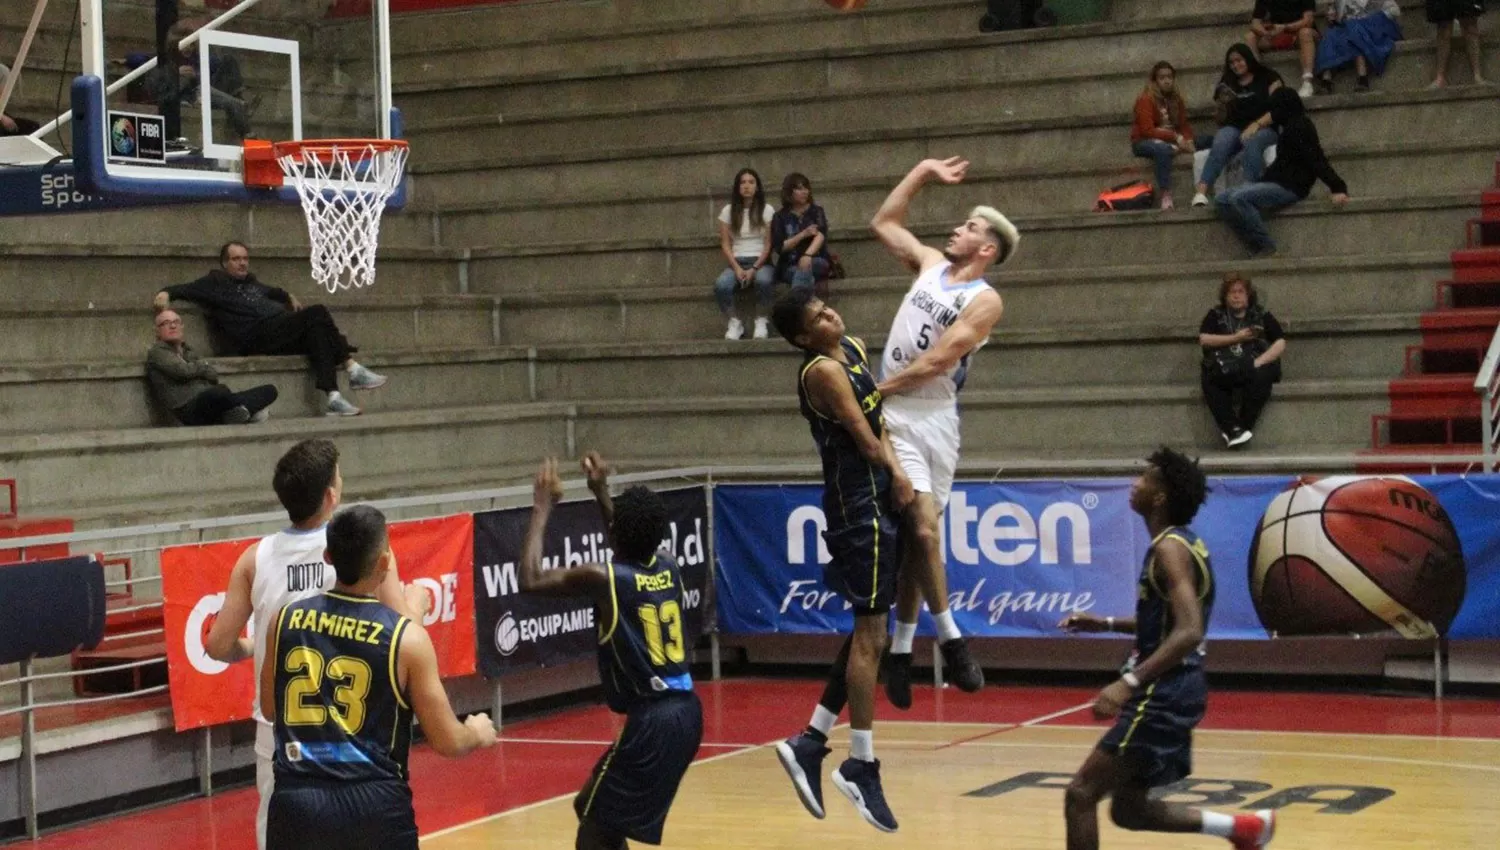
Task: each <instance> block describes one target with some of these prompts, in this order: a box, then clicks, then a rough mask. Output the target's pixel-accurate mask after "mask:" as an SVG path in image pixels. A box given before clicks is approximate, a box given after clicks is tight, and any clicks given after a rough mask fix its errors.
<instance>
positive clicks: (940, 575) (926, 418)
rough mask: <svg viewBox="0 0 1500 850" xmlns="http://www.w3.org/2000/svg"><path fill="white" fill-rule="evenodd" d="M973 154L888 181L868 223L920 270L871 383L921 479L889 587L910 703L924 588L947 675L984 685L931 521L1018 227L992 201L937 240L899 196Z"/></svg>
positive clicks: (951, 172) (956, 168)
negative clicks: (921, 232) (915, 223)
mask: <svg viewBox="0 0 1500 850" xmlns="http://www.w3.org/2000/svg"><path fill="white" fill-rule="evenodd" d="M968 167H969V163H968V162H966V161H965V160H963V159H962V158H959V157H953V158H952V159H947V160H937V159H929V160H926V161H924V162H922V163H920V164H919V165H917V167H916V168H913V169H912V170H911V172H910V173H909V174H907V175H906V178H905V179H903V180H902V181H901V182H900V184H898V185H897V186H896V188H895V189H894V190H892V192H891V194H890V196H889V197H887V198H886V199H885V203H884V204H882V205H881V207H880V210H879V211H878V212H876V213H875V218H874V219H872V220H871V222H870V226H871V228H873V229H874V231H875V235H876V236H877V237H879V239H880V241H881V243H882V244H884V245H885V247H886V249H887V250H889V251H890V252H891V253H892V254H894V255H895V257H896V258H897V259H898V260H900V261H901V262H902V263H903V264H905V265H906V266H907V267H908V268H910V269H911V270H912V271H914V272H916V273H917V279H916V281H915V282H914V283H913V284H912V286H911V289H909V290H907V293H906V297H905V298H904V299H903V300H902V302H901V308H900V309H899V310H898V311H897V312H896V318H895V321H894V322H892V323H891V332H890V334H889V335H888V336H887V337H886V342H885V354H884V357H883V358H882V362H881V381H880V384H879V387H878V389H879V390H880V394H881V396H882V397H883V399H884V403H885V422H886V427H887V429H888V430H889V432H890V435H891V445H892V447H893V448H895V450H896V458H897V459H898V460H899V461H900V462H901V466H902V467H903V468H904V469H905V471H906V476H907V478H909V479H911V483H912V487H913V489H915V490H916V491H917V497H916V500H915V501H914V502H913V503H912V506H911V508H909V509H908V510H907V512H906V515H905V528H904V532H905V536H906V541H905V553H906V554H905V560H904V562H903V564H902V575H901V579H902V581H901V587H900V588H899V589H898V591H897V599H896V633H895V636H894V638H893V639H892V641H891V648H890V652H889V654H888V655H887V656H886V659H885V664H884V665H883V666H884V668H885V670H884V673H885V680H886V695H887V697H888V698H889V699H890V701H891V703H892V704H893V705H895V706H896V707H897V708H907V707H909V706H910V705H911V651H912V640H913V637H914V636H915V635H916V631H917V616H918V614H919V613H920V611H921V607H922V600H923V599H924V598H925V599H926V600H927V606H928V609H929V610H931V612H932V616H933V620H934V621H935V622H936V624H937V631H938V641H939V643H938V646H939V648H940V649H941V650H942V652H943V659H944V663H945V665H946V666H947V667H948V668H949V669H950V670H951V671H952V676H953V680H954V683H955V684H957V685H958V686H959V688H961V689H963V690H964V691H967V692H970V693H972V692H974V691H977V690H979V689H980V688H981V687H983V686H984V672H983V671H982V670H981V669H980V668H979V665H978V664H975V663H974V660H973V658H972V657H970V655H969V649H968V644H967V643H966V642H965V641H964V639H963V635H962V634H960V633H959V631H958V626H957V625H955V624H954V622H953V614H952V612H951V611H949V610H948V577H947V573H946V572H945V570H944V564H943V550H942V535H941V530H940V527H939V523H940V521H941V517H942V515H943V509H944V508H945V507H947V504H948V493H949V491H950V490H951V489H952V487H953V474H954V471H955V469H956V468H957V466H958V430H959V427H958V391H959V390H960V389H961V388H962V387H963V384H964V378H965V377H966V376H967V373H968V369H969V357H970V356H972V355H973V353H974V352H975V351H978V350H979V348H980V346H982V345H984V344H985V343H986V342H987V341H988V340H989V335H990V329H991V328H993V327H994V326H995V323H996V322H998V321H999V320H1000V314H1001V313H1002V311H1003V309H1004V305H1003V303H1002V302H1001V300H1000V294H999V293H998V292H996V291H995V290H994V289H993V288H992V287H991V286H990V285H989V283H987V282H986V281H985V279H984V274H985V272H986V271H987V270H988V269H989V268H990V266H991V265H997V264H1002V263H1005V262H1006V261H1007V260H1009V259H1010V258H1011V257H1013V256H1015V253H1016V246H1017V245H1018V244H1019V243H1020V240H1021V234H1020V233H1019V232H1018V231H1017V230H1016V228H1015V226H1014V225H1012V224H1011V223H1010V221H1009V220H1007V219H1006V218H1005V216H1003V215H1001V214H1000V213H999V212H996V211H995V210H994V209H993V208H992V207H985V206H981V207H975V208H974V210H973V212H971V213H969V217H968V219H966V220H965V221H964V222H963V223H962V224H960V225H959V226H958V227H956V228H954V230H953V233H952V234H951V235H950V236H949V237H948V242H947V244H946V246H945V247H944V250H942V251H939V250H937V249H936V248H932V247H929V246H927V245H923V244H922V243H921V242H920V241H919V240H918V239H917V237H916V236H914V235H912V233H911V231H909V230H907V229H906V208H907V206H908V205H909V204H910V203H911V199H912V198H913V197H914V196H915V195H916V194H917V191H918V190H919V189H921V188H922V186H923V185H925V184H926V183H928V182H930V181H932V180H937V181H939V182H942V183H950V184H952V183H958V182H960V181H962V180H963V179H964V174H965V173H966V172H967V170H968Z"/></svg>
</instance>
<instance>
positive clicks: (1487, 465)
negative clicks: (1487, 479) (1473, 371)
mask: <svg viewBox="0 0 1500 850" xmlns="http://www.w3.org/2000/svg"><path fill="white" fill-rule="evenodd" d="M1474 392H1476V393H1478V394H1479V429H1480V433H1481V434H1482V435H1483V440H1484V445H1483V447H1482V450H1483V452H1484V461H1483V466H1482V469H1484V471H1485V472H1496V471H1500V327H1496V328H1495V336H1494V337H1493V338H1492V339H1491V340H1490V350H1489V351H1488V352H1486V353H1485V355H1484V362H1483V363H1481V364H1480V366H1479V374H1478V375H1477V376H1475V378H1474Z"/></svg>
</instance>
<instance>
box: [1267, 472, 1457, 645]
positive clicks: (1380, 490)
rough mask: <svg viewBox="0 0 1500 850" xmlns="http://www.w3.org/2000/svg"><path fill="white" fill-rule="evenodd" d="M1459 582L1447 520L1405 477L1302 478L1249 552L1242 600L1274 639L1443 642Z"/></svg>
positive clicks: (1273, 508) (1276, 505)
mask: <svg viewBox="0 0 1500 850" xmlns="http://www.w3.org/2000/svg"><path fill="white" fill-rule="evenodd" d="M1465 575H1466V573H1465V568H1464V556H1463V550H1462V549H1461V548H1460V547H1459V542H1458V532H1457V531H1456V530H1455V529H1454V527H1453V521H1452V520H1451V519H1449V517H1448V512H1447V511H1445V510H1443V506H1442V505H1441V504H1439V503H1438V500H1437V498H1436V497H1434V496H1433V495H1432V493H1430V492H1428V491H1427V489H1426V488H1424V487H1422V486H1421V485H1420V484H1418V483H1416V482H1415V481H1412V480H1411V479H1409V478H1406V477H1404V476H1390V477H1372V476H1358V475H1343V476H1332V477H1328V478H1319V479H1306V478H1304V479H1301V480H1299V481H1298V482H1296V483H1295V484H1293V485H1292V486H1291V487H1290V488H1288V489H1287V490H1286V491H1284V492H1282V493H1280V494H1278V495H1277V496H1276V498H1275V499H1273V500H1272V501H1271V504H1270V506H1269V507H1267V508H1266V512H1265V515H1264V516H1262V517H1261V520H1260V528H1259V529H1258V530H1257V531H1256V533H1255V538H1254V540H1253V542H1252V543H1251V546H1250V595H1251V598H1252V599H1253V600H1254V602H1255V611H1256V613H1257V614H1259V615H1260V621H1261V624H1262V625H1264V626H1265V627H1266V631H1268V632H1270V633H1271V634H1273V635H1320V634H1351V633H1357V634H1368V633H1372V632H1382V631H1390V630H1395V631H1396V632H1398V633H1400V634H1402V635H1403V636H1405V637H1409V638H1427V637H1433V636H1435V635H1438V634H1443V633H1445V632H1446V631H1447V629H1448V626H1449V625H1451V624H1452V623H1453V618H1454V617H1455V616H1456V615H1457V614H1458V609H1459V606H1460V605H1461V604H1462V603H1463V599H1464V583H1465Z"/></svg>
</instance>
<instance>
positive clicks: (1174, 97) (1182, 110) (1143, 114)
mask: <svg viewBox="0 0 1500 850" xmlns="http://www.w3.org/2000/svg"><path fill="white" fill-rule="evenodd" d="M1130 149H1131V151H1132V152H1134V153H1135V155H1136V156H1139V157H1144V158H1146V159H1149V160H1152V162H1153V163H1155V166H1156V193H1157V195H1159V196H1160V197H1161V208H1162V209H1164V210H1169V209H1171V208H1172V160H1173V158H1174V157H1176V156H1177V154H1179V153H1186V154H1191V153H1193V151H1194V150H1196V146H1195V143H1194V141H1193V127H1192V125H1191V124H1189V123H1188V115H1187V102H1186V101H1184V100H1183V99H1182V94H1181V93H1180V92H1178V91H1177V69H1176V68H1173V67H1172V63H1171V62H1157V63H1156V64H1155V65H1153V66H1151V76H1150V77H1149V78H1148V81H1147V83H1146V88H1145V90H1143V91H1142V92H1141V95H1140V97H1137V98H1136V99H1135V121H1134V122H1133V123H1132V124H1131V126H1130Z"/></svg>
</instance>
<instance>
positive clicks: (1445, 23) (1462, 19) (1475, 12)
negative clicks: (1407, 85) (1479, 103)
mask: <svg viewBox="0 0 1500 850" xmlns="http://www.w3.org/2000/svg"><path fill="white" fill-rule="evenodd" d="M1482 14H1484V0H1427V21H1428V23H1430V24H1432V30H1433V37H1434V38H1435V39H1436V40H1437V73H1436V74H1434V75H1433V77H1432V85H1431V86H1429V87H1428V88H1434V89H1440V88H1442V87H1443V86H1446V85H1448V60H1449V59H1450V58H1451V57H1452V56H1453V22H1454V21H1458V28H1459V31H1460V32H1462V33H1463V37H1464V52H1465V53H1467V54H1468V56H1469V71H1470V72H1471V73H1472V74H1473V75H1474V84H1475V85H1477V86H1483V85H1488V84H1489V83H1488V81H1487V80H1485V78H1484V68H1483V59H1482V58H1481V54H1480V50H1479V16H1480V15H1482Z"/></svg>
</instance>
